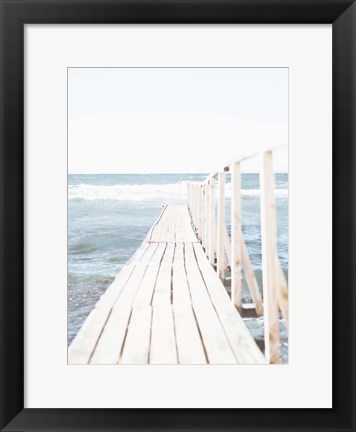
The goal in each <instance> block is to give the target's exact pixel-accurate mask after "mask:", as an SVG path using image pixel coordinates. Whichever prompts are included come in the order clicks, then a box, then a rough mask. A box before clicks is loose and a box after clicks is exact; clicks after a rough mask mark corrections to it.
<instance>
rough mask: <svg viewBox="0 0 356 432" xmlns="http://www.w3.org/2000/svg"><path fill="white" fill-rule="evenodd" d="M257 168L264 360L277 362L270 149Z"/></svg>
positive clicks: (276, 310) (275, 268) (275, 246)
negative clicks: (259, 195)
mask: <svg viewBox="0 0 356 432" xmlns="http://www.w3.org/2000/svg"><path fill="white" fill-rule="evenodd" d="M261 162H262V167H261V181H260V182H261V243H262V270H263V271H262V277H263V299H264V302H265V306H264V317H265V320H264V329H265V353H266V359H267V361H268V363H279V362H280V348H279V345H280V344H279V342H280V340H279V339H280V336H279V312H278V293H277V287H278V284H279V281H278V279H279V273H278V271H277V270H278V267H277V259H278V255H277V244H276V214H275V211H276V205H275V200H274V172H273V161H272V152H271V151H269V152H266V153H263V154H262V161H261Z"/></svg>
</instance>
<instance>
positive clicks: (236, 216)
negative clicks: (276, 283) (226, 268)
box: [230, 163, 242, 310]
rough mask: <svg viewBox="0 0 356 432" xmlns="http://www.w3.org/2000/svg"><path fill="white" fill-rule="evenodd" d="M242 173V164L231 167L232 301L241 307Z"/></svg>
mask: <svg viewBox="0 0 356 432" xmlns="http://www.w3.org/2000/svg"><path fill="white" fill-rule="evenodd" d="M240 190H241V173H240V164H239V163H234V164H232V167H231V192H232V193H231V261H230V268H231V301H232V302H233V303H234V304H235V306H236V307H237V308H238V309H239V310H240V309H241V291H242V283H241V255H242V253H241V249H242V245H241V196H240Z"/></svg>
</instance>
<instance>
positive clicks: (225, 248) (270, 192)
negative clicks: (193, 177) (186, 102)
mask: <svg viewBox="0 0 356 432" xmlns="http://www.w3.org/2000/svg"><path fill="white" fill-rule="evenodd" d="M255 156H256V155H255V154H253V155H251V156H249V157H244V158H241V159H239V160H237V161H234V162H233V163H231V164H229V165H228V166H226V167H224V168H222V169H221V170H219V171H218V172H216V173H213V174H211V175H209V176H208V177H207V178H206V179H205V181H203V182H202V183H195V182H189V183H188V206H189V210H190V212H191V216H192V220H193V224H194V228H195V230H196V234H197V236H198V238H199V240H200V241H201V243H202V246H203V248H204V250H205V253H206V255H207V257H208V259H209V261H210V263H211V264H212V265H213V266H214V267H215V268H216V271H217V273H218V275H219V277H220V279H221V280H222V281H223V282H225V272H226V270H227V269H228V268H229V269H230V272H231V301H232V302H233V303H234V304H235V305H236V307H237V308H238V309H239V310H240V311H241V307H242V304H241V297H242V277H244V278H245V280H246V284H247V286H248V289H249V292H250V295H251V298H252V301H253V303H254V306H255V310H256V314H257V315H258V316H262V315H263V316H264V339H265V357H266V361H267V362H268V363H279V362H280V320H279V315H280V312H281V313H282V316H283V318H284V323H285V326H286V328H287V329H288V289H287V281H286V278H285V276H284V273H283V270H282V267H281V264H280V261H279V257H278V251H277V235H276V228H277V225H276V204H275V193H274V190H275V186H274V182H275V176H274V170H273V159H272V158H273V150H267V151H263V152H262V153H261V155H260V157H261V165H260V172H259V175H260V212H261V248H262V292H263V298H262V296H261V292H260V289H259V286H258V282H257V279H256V276H255V273H254V270H253V266H252V262H251V259H250V256H249V252H248V249H247V246H246V243H245V240H244V236H243V232H242V220H241V168H240V165H241V162H242V161H243V160H245V159H249V158H252V157H255ZM228 172H229V173H230V174H231V234H230V236H229V234H228V230H227V226H226V222H225V216H226V215H225V200H226V193H225V189H226V187H225V186H226V185H225V183H226V182H225V175H226V173H228Z"/></svg>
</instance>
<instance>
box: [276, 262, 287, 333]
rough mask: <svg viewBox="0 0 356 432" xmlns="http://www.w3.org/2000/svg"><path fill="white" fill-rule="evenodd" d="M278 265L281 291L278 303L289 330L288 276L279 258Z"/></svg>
mask: <svg viewBox="0 0 356 432" xmlns="http://www.w3.org/2000/svg"><path fill="white" fill-rule="evenodd" d="M277 265H278V269H277V272H278V277H279V292H278V305H279V309H280V310H281V312H282V315H283V318H284V324H285V326H286V328H287V330H288V328H289V316H288V288H287V281H286V277H285V276H284V273H283V270H282V267H281V265H280V263H279V260H278V262H277Z"/></svg>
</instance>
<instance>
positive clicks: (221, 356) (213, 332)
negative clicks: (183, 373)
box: [185, 243, 237, 364]
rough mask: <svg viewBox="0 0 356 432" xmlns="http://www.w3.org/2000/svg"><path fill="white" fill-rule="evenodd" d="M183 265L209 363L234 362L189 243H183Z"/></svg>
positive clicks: (234, 358) (235, 361)
mask: <svg viewBox="0 0 356 432" xmlns="http://www.w3.org/2000/svg"><path fill="white" fill-rule="evenodd" d="M185 267H186V271H187V277H188V283H189V288H190V293H191V297H192V305H193V310H194V313H195V316H196V318H197V322H198V326H199V329H200V333H201V335H202V340H203V343H204V347H205V351H206V355H207V357H208V360H209V363H211V364H236V363H237V360H236V357H235V355H234V353H233V351H232V349H231V346H230V344H229V342H228V340H227V338H226V335H225V332H224V329H223V327H222V325H221V322H220V320H219V317H218V316H217V314H216V311H215V309H214V307H213V305H212V303H211V300H210V296H209V294H208V291H207V289H206V286H205V283H204V280H203V278H202V275H201V273H200V269H199V267H198V265H197V261H196V258H195V254H194V250H193V246H192V244H191V243H186V244H185ZM236 313H237V311H236Z"/></svg>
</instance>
